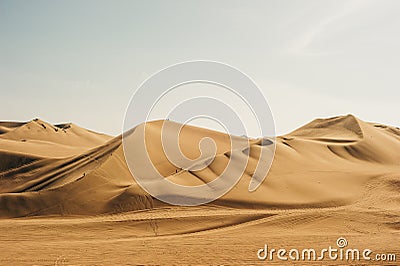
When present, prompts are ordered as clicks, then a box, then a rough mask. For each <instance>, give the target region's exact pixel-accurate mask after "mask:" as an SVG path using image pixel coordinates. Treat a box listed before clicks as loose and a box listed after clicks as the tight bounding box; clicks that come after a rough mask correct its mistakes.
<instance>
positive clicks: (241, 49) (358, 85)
mask: <svg viewBox="0 0 400 266" xmlns="http://www.w3.org/2000/svg"><path fill="white" fill-rule="evenodd" d="M398 14H400V1H397V0H385V1H379V0H376V1H372V0H363V1H358V0H346V1H341V0H335V1H319V0H316V1H313V0H309V1H294V0H292V1H280V0H277V1H184V0H182V1H173V0H172V1H122V0H120V1H101V0H97V1H73V0H71V1H40V0H39V1H14V0H13V1H4V0H0V92H1V94H0V95H1V105H2V106H1V113H0V120H11V121H28V120H31V119H33V118H36V117H39V118H41V119H43V120H45V121H48V122H50V123H61V122H74V123H76V124H78V125H80V126H83V127H85V128H89V129H92V130H95V131H99V132H104V133H107V134H111V135H118V134H120V133H121V132H122V127H123V119H124V116H125V111H126V109H127V106H128V104H129V99H130V98H131V97H132V94H133V93H134V92H135V90H136V89H137V88H138V87H139V86H140V84H142V82H144V81H145V80H146V79H147V78H149V77H150V76H151V75H153V74H154V73H156V72H158V71H159V70H161V69H163V68H165V67H167V66H169V65H173V64H177V63H180V62H184V61H191V60H212V61H217V62H222V63H225V64H228V65H231V66H233V67H235V68H237V69H239V70H241V71H242V72H243V73H245V74H246V75H248V76H249V77H251V78H252V79H253V80H254V82H255V83H256V84H257V85H258V87H259V88H260V89H261V91H262V93H263V94H264V96H265V98H266V99H267V101H268V103H269V106H270V108H271V110H272V113H273V116H274V120H275V127H276V132H277V134H285V133H288V132H290V131H292V130H294V129H295V128H297V127H299V126H301V125H303V124H305V123H307V122H309V121H311V120H312V119H314V118H317V117H331V116H336V115H344V114H349V113H351V114H354V115H355V116H357V117H359V118H361V119H363V120H366V121H374V122H380V123H384V124H389V125H394V126H400V115H399V107H398V106H399V104H398V103H399V96H400V75H399V73H400V63H399V62H400V49H399V47H400V16H399V15H398Z"/></svg>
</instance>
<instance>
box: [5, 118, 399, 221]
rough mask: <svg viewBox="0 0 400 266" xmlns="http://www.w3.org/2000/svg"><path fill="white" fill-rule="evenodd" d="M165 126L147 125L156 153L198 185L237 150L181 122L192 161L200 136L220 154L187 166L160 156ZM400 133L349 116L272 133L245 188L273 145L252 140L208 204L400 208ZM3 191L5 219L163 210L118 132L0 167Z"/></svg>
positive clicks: (173, 176) (168, 171) (166, 168)
mask: <svg viewBox="0 0 400 266" xmlns="http://www.w3.org/2000/svg"><path fill="white" fill-rule="evenodd" d="M164 123H173V122H170V121H155V122H151V123H147V124H146V126H147V127H148V130H146V139H147V140H149V143H150V146H149V147H150V157H151V159H152V161H153V163H155V165H156V167H157V169H158V170H159V172H160V173H161V174H162V175H163V176H165V178H168V179H169V180H171V181H173V182H175V183H178V184H182V185H190V186H193V185H199V184H204V183H207V182H210V181H212V180H214V179H215V178H216V177H217V176H218V175H219V174H220V173H221V172H222V171H223V170H224V168H225V166H226V165H227V163H228V162H229V160H230V157H231V156H232V154H230V153H229V152H227V151H228V150H229V147H230V142H229V137H228V136H226V135H224V134H223V133H220V132H214V131H211V130H207V129H200V128H196V127H192V126H185V127H184V128H183V129H182V132H181V135H180V145H181V147H182V149H183V150H184V153H185V154H186V155H187V156H189V157H191V158H196V157H197V156H198V155H199V154H200V153H199V146H198V143H199V140H200V139H202V138H204V137H211V138H213V139H214V141H215V142H216V145H217V156H216V157H215V158H214V160H213V161H212V162H211V164H210V165H208V166H207V167H206V168H204V169H202V170H199V171H190V170H182V169H180V168H178V167H176V166H175V165H173V164H172V163H171V162H170V161H168V159H167V158H166V157H165V155H164V154H163V152H162V145H161V137H160V136H161V134H160V131H161V127H162V125H163V124H164ZM139 127H143V125H141V126H139ZM132 132H135V131H132ZM397 133H398V131H397V129H395V128H390V129H389V130H388V128H385V127H377V126H375V125H374V124H370V123H365V122H363V121H361V120H359V119H357V118H355V117H354V116H351V115H348V116H343V117H335V118H332V119H318V120H315V121H313V122H311V123H309V124H307V125H305V126H304V127H302V128H300V129H297V130H295V131H294V132H292V133H290V134H288V135H285V136H282V137H278V138H276V140H275V141H276V153H275V158H274V162H273V165H272V167H271V170H270V172H269V174H268V176H267V177H266V179H265V180H264V182H263V183H262V184H261V186H260V187H259V188H258V189H257V190H256V191H254V192H252V193H249V192H248V186H249V182H250V179H251V176H252V174H253V173H254V170H255V167H256V165H257V163H258V158H259V154H260V152H261V151H268V150H269V149H270V145H269V144H268V141H266V140H265V139H258V140H251V141H250V143H251V146H250V150H247V151H246V150H243V151H242V150H238V151H234V152H235V156H236V157H237V158H239V157H241V156H242V157H247V154H249V155H250V158H249V162H248V164H247V167H246V169H245V171H244V173H243V175H242V177H241V179H240V181H239V182H238V183H237V184H236V186H235V187H234V188H233V189H232V190H231V191H229V192H228V193H227V194H226V195H224V196H223V197H222V198H220V199H218V200H216V201H214V202H212V204H213V205H220V206H228V207H234V208H271V209H290V208H322V207H338V206H343V205H349V204H357V206H367V205H370V204H371V202H372V201H373V199H378V198H379V200H382V201H384V202H386V203H387V204H386V205H385V206H391V208H395V206H398V204H397V203H393V200H396V199H397V200H398V196H396V193H395V192H393V191H396V188H398V183H399V182H400V153H399V151H400V141H399V138H398V134H397ZM388 147H390V149H388ZM379 180H381V181H379ZM378 181H379V182H378ZM374 187H376V189H375V190H374V189H371V188H374ZM367 191H368V192H367ZM388 191H391V193H390V194H388V193H387V192H388ZM0 193H1V194H0V217H20V216H29V215H96V214H103V213H119V212H125V211H131V210H141V209H149V208H153V207H160V206H165V204H164V203H162V202H160V201H158V200H155V199H153V198H152V197H151V196H149V195H148V194H147V193H146V192H145V191H143V189H142V188H140V186H139V185H138V184H136V183H135V181H134V179H133V178H132V176H131V173H130V172H129V169H128V167H127V165H126V162H125V158H124V153H123V148H122V143H121V137H116V138H114V139H112V140H110V141H108V142H107V143H105V144H103V145H100V146H98V147H95V148H92V149H90V150H88V151H86V152H83V153H81V154H77V155H73V156H69V157H67V158H39V159H37V160H34V161H32V162H27V164H25V165H24V166H20V167H16V168H12V169H8V170H5V171H2V172H0ZM385 193H386V194H385ZM382 194H384V195H388V196H387V197H386V196H382ZM397 194H398V193H397ZM374 195H376V196H374ZM378 195H379V196H378ZM382 197H386V198H385V199H382ZM389 197H390V198H389ZM389 202H391V203H390V204H389ZM380 207H382V208H384V206H381V205H380Z"/></svg>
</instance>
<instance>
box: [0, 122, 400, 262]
mask: <svg viewBox="0 0 400 266" xmlns="http://www.w3.org/2000/svg"><path fill="white" fill-rule="evenodd" d="M166 124H168V125H171V126H172V127H174V126H175V125H177V124H176V123H174V122H171V121H154V122H149V123H146V124H142V125H140V126H138V128H139V129H140V128H142V129H143V128H145V129H146V131H145V132H146V134H145V138H146V140H147V142H146V143H149V144H148V151H149V156H150V157H151V160H152V162H153V163H154V165H155V167H156V168H157V170H158V171H159V173H161V174H162V175H163V176H164V177H165V178H167V179H169V180H170V181H172V182H174V183H178V184H182V185H187V186H196V185H199V184H204V183H208V182H210V181H212V180H214V179H215V178H216V177H217V176H218V175H219V174H221V173H222V172H223V171H224V169H225V167H226V165H227V164H228V162H229V160H230V159H231V158H233V157H234V156H232V154H231V153H229V150H230V144H231V142H230V141H229V136H228V135H226V134H224V133H221V132H216V131H211V130H208V129H203V128H197V127H193V126H184V127H183V128H182V131H181V133H180V135H179V140H180V142H179V145H180V147H181V149H182V151H183V153H184V154H185V155H186V156H187V157H189V158H193V159H196V158H198V157H199V155H200V151H199V145H198V143H199V141H200V140H201V139H203V138H204V137H210V138H212V139H213V140H214V142H215V144H216V155H215V157H214V159H213V160H212V162H211V163H210V164H209V165H208V166H207V167H205V168H204V169H201V170H193V171H191V170H188V169H186V170H185V169H182V168H179V167H177V166H175V165H174V164H173V163H171V162H170V161H169V160H168V158H167V157H166V156H165V154H164V153H163V149H162V144H161V134H160V132H161V128H162V127H163V125H166ZM137 132H139V130H136V131H135V130H133V131H132V132H131V133H130V134H132V139H131V140H132V141H133V144H134V141H135V140H136V138H137V137H138V135H137V134H138V133H137ZM235 138H237V139H239V140H243V141H249V143H250V148H249V149H248V150H246V151H238V153H239V155H241V154H242V153H243V154H244V153H246V154H247V155H248V156H249V159H248V163H247V167H246V169H245V171H244V173H243V174H242V176H241V179H240V181H239V182H238V183H237V184H236V185H235V186H234V188H233V189H232V190H230V191H229V192H228V193H227V194H225V195H224V196H223V197H221V198H219V199H217V200H215V201H213V202H211V203H208V204H206V205H202V206H196V207H182V206H172V205H168V204H166V203H163V202H161V201H159V200H157V199H155V198H153V197H152V196H150V195H149V194H148V193H147V192H145V191H144V190H143V189H142V188H141V186H139V185H138V184H137V183H136V182H135V179H134V178H133V177H132V175H131V172H130V171H129V168H128V166H127V164H126V162H125V158H124V151H123V145H122V138H121V136H118V137H110V136H107V135H103V134H99V133H96V132H92V131H89V130H86V129H84V128H81V127H79V126H77V125H75V124H61V125H51V124H49V123H46V122H44V121H42V120H40V119H34V120H32V121H30V122H26V123H25V122H24V123H21V122H0V230H1V234H0V238H1V239H0V251H1V255H0V264H1V265H102V264H104V265H118V264H119V265H121V264H122V265H148V264H150V265H181V264H183V265H240V264H244V265H253V264H260V265H263V264H273V265H282V264H284V263H285V259H284V258H286V259H287V260H288V261H287V263H288V264H298V265H304V264H305V265H345V264H348V263H350V264H352V265H358V264H370V265H398V264H399V261H400V244H399V243H400V193H399V192H400V129H399V128H396V127H391V126H385V125H381V124H377V123H369V122H364V121H361V120H360V119H358V118H356V117H354V116H352V115H347V116H339V117H333V118H328V119H316V120H314V121H312V122H310V123H308V124H306V125H305V126H303V127H301V128H299V129H297V130H295V131H293V132H291V133H289V134H287V135H284V136H280V137H277V138H275V139H268V138H267V137H265V138H262V139H247V138H240V137H235ZM138 139H139V138H138ZM271 143H274V144H275V145H276V150H275V157H274V161H273V163H272V167H271V170H270V172H269V174H268V176H267V177H266V178H265V180H264V181H263V183H262V184H261V185H260V186H259V187H258V189H257V190H255V191H254V192H249V191H248V187H249V182H250V179H251V177H252V175H253V173H254V171H255V167H256V165H257V163H258V160H257V158H258V156H259V154H260V152H261V151H266V152H273V151H271V150H270V149H271V145H270V144H271ZM236 156H237V155H236ZM138 160H140V158H138ZM338 239H342V240H343V241H345V242H346V243H345V245H343V246H341V247H339V242H338ZM266 246H267V247H268V248H267V249H266ZM330 246H331V247H332V248H335V249H337V255H338V257H337V258H335V259H330V258H329V256H328V255H327V254H325V256H324V257H322V258H321V259H320V260H319V259H318V257H319V256H320V254H321V252H320V251H321V250H323V249H328V248H329V247H330ZM260 249H264V250H261V251H260ZM272 249H275V253H273V252H272V253H270V252H271V250H272ZM279 249H285V250H286V251H287V252H286V254H283V253H282V254H281V255H282V256H281V257H282V258H279V257H278V254H277V253H278V250H279ZM291 249H297V250H299V253H300V254H299V257H298V258H297V259H296V253H295V252H292V253H291V254H290V255H292V256H293V257H294V258H291V257H290V255H289V251H290V250H291ZM304 249H314V250H315V251H316V258H315V259H313V258H312V254H311V255H310V259H307V258H305V259H302V252H303V250H304ZM347 249H358V250H360V251H361V252H363V251H364V250H367V249H368V250H371V252H370V253H369V254H368V257H369V260H363V259H362V258H361V259H360V260H354V259H346V256H345V255H343V258H340V256H341V255H340V252H341V251H343V252H344V254H345V253H346V250H347ZM266 250H267V253H268V254H267V255H268V256H267V257H265V258H264V260H263V259H260V258H259V256H260V255H261V256H263V255H265V251H266ZM270 254H271V256H272V257H271V258H270V256H269V255H270ZM377 255H378V256H377ZM360 256H362V255H360ZM394 259H396V261H395V260H394Z"/></svg>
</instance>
